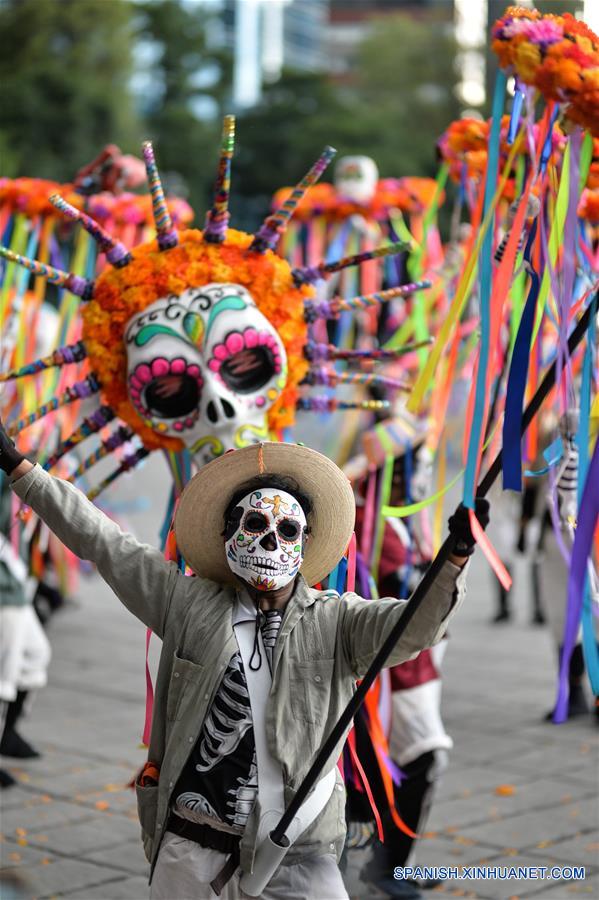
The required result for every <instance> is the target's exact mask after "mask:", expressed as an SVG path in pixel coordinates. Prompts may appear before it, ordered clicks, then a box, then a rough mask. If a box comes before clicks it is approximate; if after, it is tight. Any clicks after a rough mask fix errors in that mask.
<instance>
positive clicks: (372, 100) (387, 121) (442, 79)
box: [349, 13, 460, 177]
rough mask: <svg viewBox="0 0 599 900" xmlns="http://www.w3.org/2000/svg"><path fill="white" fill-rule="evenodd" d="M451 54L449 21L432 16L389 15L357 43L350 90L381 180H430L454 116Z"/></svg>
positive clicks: (366, 148) (455, 103)
mask: <svg viewBox="0 0 599 900" xmlns="http://www.w3.org/2000/svg"><path fill="white" fill-rule="evenodd" d="M455 54H456V44H455V40H454V37H453V33H452V27H451V24H450V23H448V22H447V21H446V20H445V17H441V18H437V17H436V16H435V15H434V14H432V13H431V14H430V15H429V16H427V18H426V19H423V20H419V19H415V18H413V17H411V16H406V15H398V16H388V17H386V18H385V19H384V21H381V22H380V23H378V24H377V25H376V26H375V28H374V29H373V31H372V32H371V34H370V35H369V36H368V37H367V38H366V39H365V40H364V41H363V43H362V46H361V47H360V49H359V52H358V55H357V61H356V67H355V72H354V76H353V79H352V83H351V85H350V88H349V89H350V90H351V92H352V94H353V98H354V107H355V114H356V116H357V117H362V118H363V120H364V124H366V123H368V131H366V130H365V132H364V134H365V140H364V141H363V148H362V152H366V153H369V155H371V156H373V157H374V158H375V159H376V160H377V162H378V165H379V168H380V170H381V174H382V175H385V176H396V177H397V176H401V175H434V173H435V171H436V168H437V163H436V157H435V144H436V141H437V139H438V138H439V137H440V136H441V134H442V132H443V131H444V130H445V128H446V127H447V125H448V124H449V122H451V121H452V120H453V119H455V118H458V116H459V114H460V105H459V102H458V100H457V97H456V93H455V88H456V81H457V76H456V70H455Z"/></svg>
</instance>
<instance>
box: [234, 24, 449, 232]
mask: <svg viewBox="0 0 599 900" xmlns="http://www.w3.org/2000/svg"><path fill="white" fill-rule="evenodd" d="M454 56H455V45H454V41H453V37H452V34H451V29H448V28H447V26H446V23H445V22H443V21H442V20H439V21H437V20H436V19H435V18H434V17H432V16H431V15H429V16H428V18H427V20H426V21H417V20H414V19H413V18H411V17H408V16H405V15H397V16H386V17H385V19H384V22H381V23H380V24H377V25H376V26H375V27H374V29H373V30H372V32H371V33H370V34H369V35H368V36H367V37H366V38H365V40H364V41H363V43H362V45H361V46H360V48H359V49H358V52H357V58H356V64H355V65H354V67H353V69H352V72H351V73H350V76H349V77H348V78H347V79H346V80H345V81H344V83H343V84H338V83H336V82H335V81H333V80H332V79H331V78H330V77H329V76H327V75H324V74H314V73H303V72H302V73H300V72H292V71H284V72H283V75H282V77H281V79H280V80H279V81H277V82H276V83H274V84H271V85H267V86H266V87H265V89H264V94H263V97H262V100H261V102H260V103H259V104H258V105H257V106H256V107H254V108H253V109H250V110H248V111H247V112H244V113H243V114H242V115H241V116H240V121H239V140H238V148H237V152H236V157H235V161H234V169H233V173H234V179H235V196H236V197H239V195H240V194H241V195H243V198H245V199H244V202H243V209H242V218H245V219H246V220H247V224H248V227H249V222H250V221H252V224H255V219H256V218H257V217H258V216H260V215H264V212H265V211H266V210H267V209H268V206H269V201H270V198H271V196H272V193H273V192H274V191H275V190H276V189H277V188H278V187H281V186H282V185H291V184H294V183H295V182H296V181H298V180H299V178H301V176H302V175H303V174H304V172H306V171H307V169H308V167H309V166H310V165H311V163H312V162H313V161H314V160H315V159H316V157H317V156H318V154H319V153H320V151H321V150H322V148H323V146H324V145H325V144H332V145H333V146H334V147H336V148H337V150H338V153H339V155H340V156H341V155H344V154H365V155H367V156H371V157H373V159H374V160H375V161H376V162H377V164H378V166H379V169H380V172H381V176H383V177H385V176H386V177H393V176H394V177H400V176H402V175H429V176H430V175H434V174H435V172H436V170H437V162H436V154H435V144H436V141H437V139H438V138H439V137H440V135H441V133H442V132H443V131H444V130H445V128H446V127H447V125H448V124H449V122H450V121H451V120H452V119H453V118H457V117H458V115H459V111H460V108H459V104H458V101H457V99H456V97H455V94H454V87H455V83H456V74H455V71H454ZM324 178H325V179H327V178H332V174H331V173H330V172H327V173H326V174H325V176H324ZM250 198H251V199H250Z"/></svg>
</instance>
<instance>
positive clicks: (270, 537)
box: [260, 531, 277, 550]
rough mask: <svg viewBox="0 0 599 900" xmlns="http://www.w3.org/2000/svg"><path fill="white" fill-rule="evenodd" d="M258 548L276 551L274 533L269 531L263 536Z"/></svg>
mask: <svg viewBox="0 0 599 900" xmlns="http://www.w3.org/2000/svg"><path fill="white" fill-rule="evenodd" d="M260 546H261V547H262V548H263V549H264V550H276V549H277V536H276V534H275V533H274V531H269V532H268V534H265V535H264V537H263V538H262V540H261V541H260Z"/></svg>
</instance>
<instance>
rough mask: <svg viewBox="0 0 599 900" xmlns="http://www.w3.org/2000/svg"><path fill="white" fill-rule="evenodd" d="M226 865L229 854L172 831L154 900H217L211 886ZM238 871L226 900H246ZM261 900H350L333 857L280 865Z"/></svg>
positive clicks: (224, 893)
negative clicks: (202, 845) (208, 847)
mask: <svg viewBox="0 0 599 900" xmlns="http://www.w3.org/2000/svg"><path fill="white" fill-rule="evenodd" d="M226 861H227V855H226V854H225V853H219V851H218V850H208V849H206V848H205V847H200V845H199V844H196V843H195V842H194V841H188V840H187V839H186V838H182V837H179V836H178V835H176V834H172V832H170V831H167V833H166V834H165V835H164V840H163V841H162V846H161V847H160V852H159V854H158V860H157V862H156V868H155V869H154V877H153V879H152V884H151V886H150V900H212V898H215V897H216V896H217V895H216V894H215V893H214V891H213V890H212V888H211V887H210V882H211V881H212V880H213V879H214V878H215V877H216V875H218V873H219V872H220V870H221V869H222V868H223V866H224V864H225V862H226ZM247 896H248V895H247V894H245V893H244V892H243V891H242V890H241V888H240V887H239V871H237V872H236V873H235V875H233V877H232V878H231V880H230V881H229V882H227V884H226V885H225V886H224V887H223V889H222V891H221V893H220V897H221V900H243V898H246V897H247ZM261 898H262V900H316V898H319V900H348V894H347V891H346V890H345V886H344V884H343V879H342V878H341V873H340V871H339V868H338V866H337V860H336V858H335V856H334V855H332V854H327V855H326V856H314V857H311V858H310V859H306V861H305V862H302V863H297V865H292V866H280V867H279V868H278V869H277V871H276V872H275V874H274V876H273V877H272V879H271V880H270V882H269V884H268V887H267V888H266V890H265V891H264V892H263V893H262V895H261Z"/></svg>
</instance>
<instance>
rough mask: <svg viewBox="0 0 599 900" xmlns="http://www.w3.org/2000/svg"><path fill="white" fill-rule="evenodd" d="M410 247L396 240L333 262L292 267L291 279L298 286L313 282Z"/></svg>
mask: <svg viewBox="0 0 599 900" xmlns="http://www.w3.org/2000/svg"><path fill="white" fill-rule="evenodd" d="M410 249H411V244H407V243H405V242H404V241H396V242H395V243H393V244H388V245H387V246H386V247H377V249H376V250H365V251H364V253H356V254H355V255H354V256H344V257H343V259H338V260H336V261H335V262H330V263H325V262H321V263H318V264H317V265H315V266H302V267H300V268H297V269H293V272H292V275H293V280H294V281H295V283H296V285H297V286H298V287H301V285H302V284H314V282H316V281H322V280H324V279H326V278H328V277H329V275H332V274H333V272H340V271H341V270H342V269H347V268H349V267H350V266H359V265H360V264H361V263H363V262H368V261H369V260H371V259H381V258H382V257H384V256H394V255H396V254H397V253H401V252H402V251H403V250H410Z"/></svg>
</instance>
